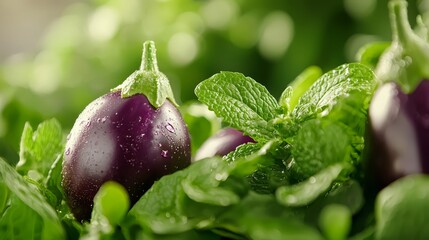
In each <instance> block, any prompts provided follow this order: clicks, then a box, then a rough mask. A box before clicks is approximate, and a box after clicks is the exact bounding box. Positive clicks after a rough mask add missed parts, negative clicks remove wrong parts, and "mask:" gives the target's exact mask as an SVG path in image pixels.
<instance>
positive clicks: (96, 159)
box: [62, 91, 191, 221]
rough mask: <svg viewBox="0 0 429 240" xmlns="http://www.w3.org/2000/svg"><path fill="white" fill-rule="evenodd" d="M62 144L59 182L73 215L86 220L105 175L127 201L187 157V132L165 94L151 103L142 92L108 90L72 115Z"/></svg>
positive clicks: (180, 166) (134, 199)
mask: <svg viewBox="0 0 429 240" xmlns="http://www.w3.org/2000/svg"><path fill="white" fill-rule="evenodd" d="M67 139H68V140H67V143H66V146H65V153H64V162H63V166H62V167H63V168H62V177H63V180H62V186H63V188H64V193H65V195H66V199H67V203H68V205H69V207H70V208H71V211H72V213H73V215H74V216H75V218H76V219H77V220H79V221H84V220H89V219H90V217H91V211H92V206H93V198H94V196H95V194H96V193H97V191H98V190H99V188H100V187H101V185H102V184H103V183H104V182H106V181H109V180H112V181H116V182H118V183H120V184H122V185H123V186H124V187H125V188H126V189H127V191H128V194H129V196H130V200H131V204H134V203H135V202H137V201H138V200H139V198H140V197H141V196H142V195H143V194H144V193H145V192H146V191H147V190H148V189H149V188H150V187H151V186H152V184H153V183H154V182H155V181H156V180H158V179H160V178H161V177H162V176H164V175H167V174H171V173H173V172H175V171H177V170H180V169H183V168H185V167H187V166H189V165H190V163H191V146H190V138H189V132H188V129H187V126H186V124H185V122H184V121H183V119H182V116H181V114H180V112H179V111H178V110H177V108H176V107H175V106H174V105H173V104H172V103H171V102H170V101H168V100H166V101H165V102H164V103H163V105H161V107H159V108H157V109H155V108H154V107H153V106H152V105H151V104H150V103H149V101H148V99H147V98H146V97H145V96H144V95H142V94H137V95H133V96H131V97H129V98H121V93H120V92H119V91H118V92H112V93H108V94H106V95H104V96H101V97H100V98H98V99H96V100H94V101H93V102H91V103H90V104H89V105H88V106H87V107H86V108H85V109H84V111H83V112H82V113H81V114H80V115H79V117H78V118H77V120H76V122H75V124H74V126H73V128H72V129H71V131H70V135H69V136H68V138H67Z"/></svg>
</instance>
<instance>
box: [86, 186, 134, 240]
mask: <svg viewBox="0 0 429 240" xmlns="http://www.w3.org/2000/svg"><path fill="white" fill-rule="evenodd" d="M129 206H130V200H129V197H128V193H127V191H126V190H125V188H124V187H123V186H122V185H120V184H118V183H116V182H106V183H104V184H103V185H102V186H101V187H100V189H99V190H98V192H97V194H96V195H95V197H94V209H93V211H92V216H91V222H90V224H89V225H86V226H87V233H86V234H85V235H83V236H82V237H81V238H80V239H82V240H90V239H105V238H108V237H112V236H113V235H114V233H115V228H116V226H117V225H118V224H119V223H120V222H121V221H122V220H123V218H124V217H125V215H126V214H127V212H128V209H129Z"/></svg>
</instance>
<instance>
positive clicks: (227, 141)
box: [194, 128, 255, 161]
mask: <svg viewBox="0 0 429 240" xmlns="http://www.w3.org/2000/svg"><path fill="white" fill-rule="evenodd" d="M254 142H255V141H254V140H253V138H251V137H249V136H246V135H244V134H243V133H242V132H241V131H239V130H237V129H234V128H223V129H221V130H219V132H217V133H216V134H215V135H213V136H211V137H209V138H208V139H207V140H206V141H205V142H204V143H203V145H201V147H200V148H199V149H198V151H197V152H196V153H195V158H194V161H198V160H201V159H203V158H207V157H213V156H225V155H227V154H228V153H230V152H232V151H234V150H235V149H236V148H237V147H238V146H240V145H242V144H245V143H254Z"/></svg>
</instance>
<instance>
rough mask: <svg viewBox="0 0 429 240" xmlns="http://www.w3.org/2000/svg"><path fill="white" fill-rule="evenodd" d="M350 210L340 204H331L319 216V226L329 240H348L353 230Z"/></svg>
mask: <svg viewBox="0 0 429 240" xmlns="http://www.w3.org/2000/svg"><path fill="white" fill-rule="evenodd" d="M351 222H352V216H351V212H350V210H349V209H348V208H347V207H346V206H344V205H340V204H331V205H328V206H326V207H324V208H323V210H322V212H321V213H320V216H319V225H320V227H321V229H322V231H323V233H324V235H325V236H326V238H327V239H328V240H342V239H346V238H347V235H348V233H349V231H350V228H351V224H352V223H351Z"/></svg>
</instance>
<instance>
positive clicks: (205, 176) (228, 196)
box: [182, 158, 240, 206]
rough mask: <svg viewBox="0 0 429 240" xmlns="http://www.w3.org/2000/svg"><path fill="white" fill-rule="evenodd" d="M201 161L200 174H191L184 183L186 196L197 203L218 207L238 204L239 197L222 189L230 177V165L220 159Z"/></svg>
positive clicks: (228, 190)
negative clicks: (222, 185)
mask: <svg viewBox="0 0 429 240" xmlns="http://www.w3.org/2000/svg"><path fill="white" fill-rule="evenodd" d="M200 161H201V163H200V167H199V173H198V174H192V173H191V174H189V175H188V176H187V177H186V178H185V179H184V181H182V187H183V190H184V191H185V193H186V195H188V197H189V198H191V199H192V200H194V201H196V202H201V203H206V204H212V205H218V206H229V205H232V204H236V203H238V202H239V201H240V196H239V195H237V194H236V193H235V192H233V191H231V190H230V189H225V188H222V187H220V185H221V184H222V183H223V182H225V181H226V180H227V179H228V177H229V174H230V172H229V170H230V169H229V168H228V165H226V164H225V162H223V161H222V160H221V159H220V158H209V159H203V160H200ZM200 161H198V162H200Z"/></svg>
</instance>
